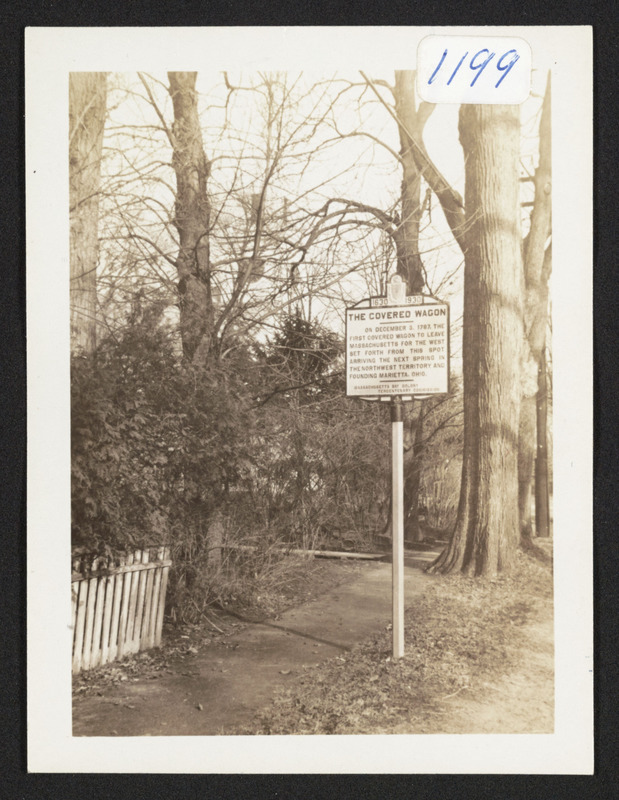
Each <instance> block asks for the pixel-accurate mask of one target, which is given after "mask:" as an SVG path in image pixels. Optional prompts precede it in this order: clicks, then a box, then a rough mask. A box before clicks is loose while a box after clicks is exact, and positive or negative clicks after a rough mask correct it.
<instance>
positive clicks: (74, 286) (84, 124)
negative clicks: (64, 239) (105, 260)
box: [69, 72, 107, 353]
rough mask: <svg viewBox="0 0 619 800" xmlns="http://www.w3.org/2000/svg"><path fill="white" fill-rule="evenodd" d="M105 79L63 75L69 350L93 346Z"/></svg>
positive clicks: (86, 74) (103, 76) (95, 75)
mask: <svg viewBox="0 0 619 800" xmlns="http://www.w3.org/2000/svg"><path fill="white" fill-rule="evenodd" d="M106 93H107V76H106V73H105V72H72V73H70V74H69V204H70V211H69V220H70V244H69V262H70V280H71V286H70V303H71V349H72V350H73V351H74V352H85V353H91V352H93V350H94V349H95V345H96V303H97V294H96V289H97V279H96V275H97V261H98V255H99V239H98V225H99V194H100V182H101V154H102V150H103V129H104V126H105V109H106Z"/></svg>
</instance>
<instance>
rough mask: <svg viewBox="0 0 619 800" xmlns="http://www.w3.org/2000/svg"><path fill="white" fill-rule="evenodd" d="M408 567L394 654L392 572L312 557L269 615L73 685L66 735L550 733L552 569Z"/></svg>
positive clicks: (225, 619)
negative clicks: (304, 579) (299, 592)
mask: <svg viewBox="0 0 619 800" xmlns="http://www.w3.org/2000/svg"><path fill="white" fill-rule="evenodd" d="M424 557H425V558H429V557H431V556H430V554H428V555H424ZM407 561H408V565H407V566H406V569H405V573H406V577H405V582H406V602H407V612H406V651H405V656H404V658H403V659H400V660H397V661H394V660H393V659H392V658H391V634H390V630H389V627H390V625H389V623H390V616H391V565H390V564H388V563H384V562H358V563H351V562H346V561H344V562H341V561H339V562H334V561H323V560H317V561H316V567H315V571H314V576H313V578H312V581H311V582H310V583H309V584H308V585H307V587H306V589H305V591H306V595H307V597H306V599H305V600H304V601H302V602H300V603H299V604H297V605H295V606H293V607H291V608H288V609H287V610H283V611H281V612H280V613H277V612H276V613H275V616H274V617H271V618H270V619H265V618H262V619H261V620H258V621H256V619H255V618H254V619H249V618H248V617H247V616H244V615H236V616H235V615H234V614H229V613H228V614H223V613H222V612H219V613H218V615H217V617H216V618H215V616H213V618H212V619H211V621H210V624H209V623H207V626H206V627H204V626H202V627H195V628H185V629H184V632H177V633H176V637H175V638H172V639H171V640H169V641H170V643H169V644H168V646H167V648H165V649H164V650H163V651H151V652H150V653H144V654H141V655H140V656H138V657H137V658H134V659H132V660H129V661H126V662H122V663H119V664H114V665H109V666H108V667H106V668H103V669H101V670H94V671H92V672H91V673H86V674H85V675H84V676H81V677H79V678H77V679H76V681H75V687H74V727H73V732H74V735H76V736H80V735H85V736H88V735H99V736H147V735H181V734H184V735H187V734H196V735H200V734H201V735H216V734H285V733H303V734H307V733H549V732H552V730H553V697H554V670H553V662H554V659H553V612H552V576H551V571H550V568H549V567H548V566H544V565H541V564H539V563H537V562H535V561H533V560H532V559H531V558H529V557H526V556H521V557H520V561H519V565H518V567H517V569H516V571H515V573H514V574H513V575H511V576H505V577H502V578H500V579H499V580H497V581H494V582H486V581H479V580H475V579H468V578H465V577H463V576H447V577H442V576H428V575H426V574H425V573H424V572H423V571H422V570H421V569H419V566H420V564H421V563H422V562H420V561H419V560H417V559H409V560H407Z"/></svg>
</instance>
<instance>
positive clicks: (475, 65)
mask: <svg viewBox="0 0 619 800" xmlns="http://www.w3.org/2000/svg"><path fill="white" fill-rule="evenodd" d="M484 53H485V54H486V55H485V57H484ZM468 54H469V51H468V50H467V51H466V53H465V54H464V55H463V56H462V58H461V59H460V61H458V64H457V66H456V68H455V69H454V71H453V72H452V73H451V76H450V78H449V80H448V81H447V86H449V85H450V84H451V82H452V81H453V79H454V78H455V77H456V74H457V72H458V70H459V69H460V67H461V66H462V64H463V63H464V60H465V58H466V57H467V56H468ZM495 55H496V53H491V52H490V50H488V48H487V47H484V48H483V49H482V50H479V51H478V52H477V53H475V55H474V56H473V57H472V58H471V60H470V62H469V69H472V70H473V71H474V72H476V73H477V74H476V75H475V77H474V78H473V80H472V81H471V84H470V85H471V86H475V83H476V81H477V79H478V78H479V76H480V75H481V73H482V72H483V71H484V70H485V69H486V67H487V66H488V64H489V63H490V62H491V61H492V59H493V58H494V57H495ZM510 55H511V56H512V58H511V61H509V62H508V63H504V62H505V59H506V58H507V57H508V56H510ZM446 58H447V48H445V50H444V51H443V55H442V56H441V60H440V61H439V62H438V64H437V65H436V69H435V70H434V72H433V73H432V75H431V76H430V80H429V81H428V83H429V84H430V83H434V80H435V78H436V76H437V75H438V72H439V70H440V68H441V67H442V66H443V62H444V61H445V59H446ZM519 58H520V56H519V55H518V53H517V52H516V50H508V51H507V52H506V53H503V55H502V56H501V57H500V58H499V60H498V61H497V62H496V65H495V66H496V68H497V69H498V70H499V72H502V73H503V74H502V75H501V77H500V78H499V80H498V81H497V82H496V83H495V84H494V88H495V89H498V88H499V86H500V85H501V83H502V82H503V81H504V80H505V78H506V77H507V76H508V74H509V71H510V69H511V68H512V67H513V66H514V64H515V63H516V61H518V59H519ZM478 59H479V61H478Z"/></svg>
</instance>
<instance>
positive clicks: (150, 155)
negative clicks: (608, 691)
mask: <svg viewBox="0 0 619 800" xmlns="http://www.w3.org/2000/svg"><path fill="white" fill-rule="evenodd" d="M255 30H256V29H243V30H240V29H225V28H222V29H214V28H204V29H201V28H194V29H191V30H190V29H178V30H176V29H173V28H168V29H149V28H140V29H119V28H118V29H109V28H107V29H100V30H97V29H94V28H84V29H71V28H66V29H62V28H60V29H44V28H36V29H30V30H29V31H28V32H27V37H26V129H27V147H26V165H27V192H28V197H27V226H28V229H27V258H28V265H27V270H28V279H27V280H28V293H27V303H28V333H29V336H28V339H29V344H28V347H29V374H28V380H29V419H30V421H29V448H30V451H29V478H28V480H29V523H28V528H29V551H28V570H29V580H28V599H29V604H28V605H29V608H28V640H29V641H28V664H29V666H28V682H29V725H28V735H29V764H30V769H32V770H34V771H55V770H59V771H64V770H71V771H91V772H96V771H119V772H120V771H123V772H124V771H149V772H153V771H185V772H191V771H197V772H202V771H204V772H216V771H218V772H252V771H254V772H256V771H265V770H266V771H283V772H295V771H298V772H302V771H318V772H321V771H324V772H364V771H375V772H381V771H390V772H410V773H414V772H455V771H461V772H462V771H470V772H490V773H491V772H527V771H528V772H554V773H561V772H562V771H565V772H566V773H572V772H576V773H584V774H586V773H588V772H591V770H592V768H593V761H592V752H593V746H592V736H593V727H592V713H593V710H592V706H593V704H592V672H591V670H592V626H593V619H592V597H591V581H592V560H591V559H592V555H591V550H592V542H591V536H592V532H591V521H590V504H591V486H590V477H589V476H590V465H591V449H592V441H591V436H592V434H591V419H590V417H591V413H592V412H591V389H592V380H591V370H592V364H591V351H590V346H589V345H590V341H591V332H590V328H591V278H592V263H591V258H592V257H591V243H592V223H591V139H592V132H591V99H592V98H591V96H592V86H591V31H590V29H588V28H584V27H580V28H579V27H573V28H570V27H566V28H559V27H551V28H487V29H486V28H472V29H469V28H451V29H440V28H432V29H424V28H404V27H403V28H396V29H390V28H389V29H378V28H359V29H352V28H341V29H338V28H323V29H320V28H315V29H306V30H303V29H294V28H286V29H284V28H281V29H280V28H264V29H260V36H261V37H262V38H261V42H260V43H257V42H253V43H252V42H251V41H250V34H251V33H252V31H255ZM265 37H266V39H267V45H268V44H270V47H269V46H267V47H265V40H264V39H265ZM130 41H131V42H132V47H131V49H130V48H129V47H128V43H129V42H130ZM369 42H375V43H376V48H375V49H371V48H369V47H368V44H369ZM338 43H339V44H338ZM575 43H577V44H578V45H579V46H580V48H581V50H580V59H576V62H577V63H575V62H574V59H573V57H572V55H571V54H572V53H573V51H574V44H575ZM43 44H49V45H53V48H49V47H48V48H46V49H45V52H46V53H47V57H46V58H45V59H44V58H43V56H42V53H43V50H44V48H42V45H43ZM50 50H51V51H52V56H51V62H52V66H51V67H50V65H49V53H50ZM265 52H266V55H265ZM178 66H183V67H187V68H190V69H187V71H178V69H177V67H178ZM574 115H575V116H576V117H578V118H579V124H576V125H575V126H572V128H570V129H569V131H568V130H567V129H566V127H565V120H566V118H570V119H573V117H574ZM574 148H577V152H579V153H580V154H581V155H582V159H581V163H580V166H579V167H578V168H576V169H574V170H573V173H572V174H570V170H571V169H572V168H573V157H574V152H575V150H574ZM566 190H568V191H566ZM575 221H578V227H579V232H578V236H576V230H575ZM553 249H554V269H553ZM574 343H576V345H577V346H576V348H574V346H573V345H574ZM566 365H567V368H566ZM566 408H570V411H571V413H570V416H569V419H568V417H567V416H566ZM583 476H584V479H583ZM575 609H576V610H575ZM50 652H51V656H48V655H46V656H45V658H46V661H45V662H43V660H42V656H43V654H44V653H46V654H49V653H50ZM47 659H49V660H47ZM43 696H45V697H47V698H48V702H49V698H50V697H53V698H54V700H53V703H55V704H56V707H57V711H58V713H57V715H55V718H54V721H53V723H51V724H50V719H49V716H50V715H49V707H48V708H47V715H45V714H44V709H43V708H42V707H41V705H40V704H39V703H37V702H36V700H37V698H42V697H43ZM52 716H53V715H52ZM54 731H55V732H54ZM385 735H389V738H387V739H386V738H385ZM238 737H242V739H241V740H239V739H238ZM332 737H335V738H332ZM240 741H242V742H243V755H241V753H239V750H238V748H239V743H240ZM482 741H483V742H484V746H483V747H480V743H481V742H482ZM235 743H236V744H235ZM448 743H451V744H450V745H448ZM334 745H335V746H334ZM446 747H447V748H448V749H452V750H455V751H456V752H455V754H454V755H453V756H452V755H449V756H447V755H446V754H445V748H446ZM181 748H183V750H182V756H181V757H180V758H176V756H175V754H177V753H178V752H179V751H180V750H181ZM61 749H62V755H59V753H60V751H61ZM411 751H414V752H415V754H414V755H413V754H412V752H411ZM205 754H208V756H206V757H205ZM575 754H576V755H575ZM277 764H279V766H280V768H279V770H278V769H277V766H275V767H274V765H277ZM308 765H311V767H309V766H308Z"/></svg>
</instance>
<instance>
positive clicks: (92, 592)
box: [82, 578, 98, 669]
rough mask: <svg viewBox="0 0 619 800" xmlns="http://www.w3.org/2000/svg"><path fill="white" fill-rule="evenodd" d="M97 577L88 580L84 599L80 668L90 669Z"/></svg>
mask: <svg viewBox="0 0 619 800" xmlns="http://www.w3.org/2000/svg"><path fill="white" fill-rule="evenodd" d="M97 583H98V580H97V578H91V579H90V580H89V581H88V600H87V601H86V624H85V625H84V649H83V651H82V669H90V650H91V647H92V628H93V624H94V621H95V602H96V600H97Z"/></svg>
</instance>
